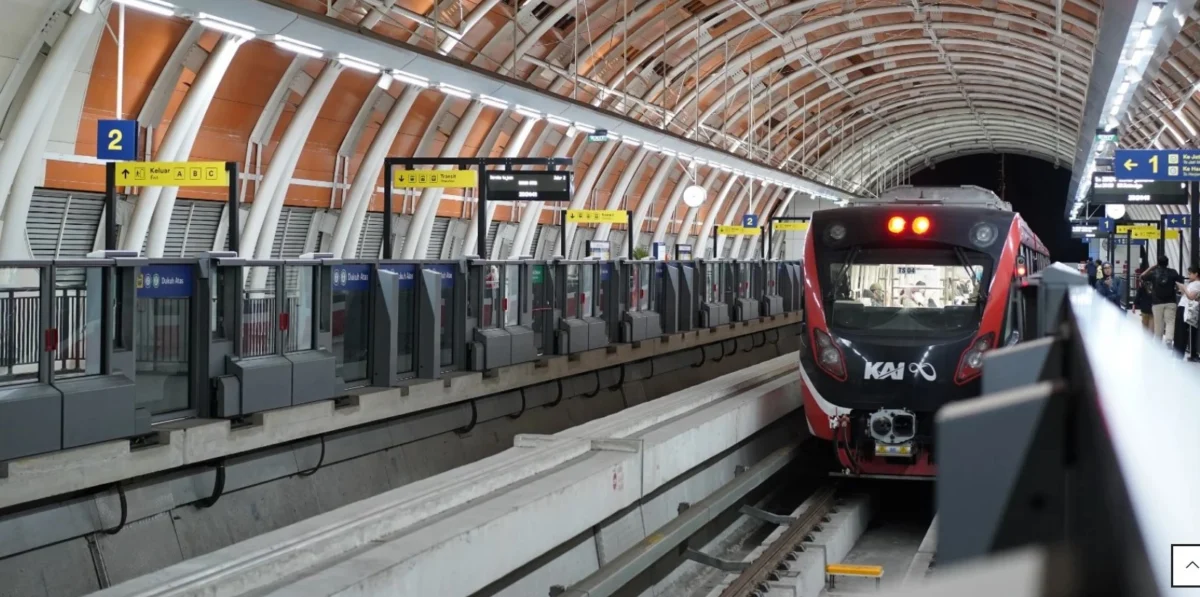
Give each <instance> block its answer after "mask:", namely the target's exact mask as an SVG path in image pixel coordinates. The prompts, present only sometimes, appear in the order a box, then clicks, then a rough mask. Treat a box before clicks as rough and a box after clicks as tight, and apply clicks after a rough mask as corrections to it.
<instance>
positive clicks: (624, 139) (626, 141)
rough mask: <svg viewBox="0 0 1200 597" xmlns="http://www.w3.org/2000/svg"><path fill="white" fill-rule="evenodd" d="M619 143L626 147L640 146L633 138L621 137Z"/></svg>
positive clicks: (639, 142)
mask: <svg viewBox="0 0 1200 597" xmlns="http://www.w3.org/2000/svg"><path fill="white" fill-rule="evenodd" d="M621 142H622V143H624V144H626V145H632V146H634V147H637V146H638V145H641V144H642V142H641V141H638V140H637V139H634V138H633V137H622V138H621Z"/></svg>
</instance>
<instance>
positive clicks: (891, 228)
mask: <svg viewBox="0 0 1200 597" xmlns="http://www.w3.org/2000/svg"><path fill="white" fill-rule="evenodd" d="M906 223H907V222H905V221H904V218H902V217H900V216H892V219H890V220H888V223H887V228H888V232H891V233H892V234H900V233H901V232H904V225H905V224H906Z"/></svg>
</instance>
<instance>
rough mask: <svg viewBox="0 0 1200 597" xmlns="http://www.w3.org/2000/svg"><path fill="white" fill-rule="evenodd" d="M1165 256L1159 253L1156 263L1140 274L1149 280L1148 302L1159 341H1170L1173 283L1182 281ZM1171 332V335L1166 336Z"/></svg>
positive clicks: (1173, 313) (1173, 319) (1172, 326)
mask: <svg viewBox="0 0 1200 597" xmlns="http://www.w3.org/2000/svg"><path fill="white" fill-rule="evenodd" d="M1167 263H1168V261H1167V256H1166V255H1159V256H1158V263H1157V264H1156V265H1155V266H1154V267H1152V268H1150V269H1148V270H1146V271H1145V273H1143V274H1142V279H1143V280H1149V281H1150V302H1151V303H1153V306H1152V307H1151V310H1152V312H1153V313H1154V337H1155V338H1157V339H1158V340H1159V341H1160V342H1163V341H1165V342H1167V343H1168V344H1170V343H1171V342H1172V336H1174V334H1173V333H1172V332H1174V330H1175V307H1176V299H1175V285H1176V284H1177V283H1179V282H1182V281H1183V276H1181V275H1179V272H1177V271H1175V270H1173V269H1171V268H1170V267H1168V266H1167ZM1168 333H1171V336H1167V334H1168Z"/></svg>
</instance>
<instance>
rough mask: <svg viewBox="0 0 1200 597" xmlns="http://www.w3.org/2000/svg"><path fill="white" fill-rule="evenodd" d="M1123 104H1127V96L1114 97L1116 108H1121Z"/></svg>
mask: <svg viewBox="0 0 1200 597" xmlns="http://www.w3.org/2000/svg"><path fill="white" fill-rule="evenodd" d="M1123 103H1125V94H1123V93H1122V94H1120V95H1118V96H1117V97H1114V98H1113V105H1114V106H1119V105H1121V104H1123Z"/></svg>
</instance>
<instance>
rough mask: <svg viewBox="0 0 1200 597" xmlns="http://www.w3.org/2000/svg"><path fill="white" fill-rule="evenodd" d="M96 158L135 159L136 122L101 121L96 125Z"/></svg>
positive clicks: (136, 143) (136, 145)
mask: <svg viewBox="0 0 1200 597" xmlns="http://www.w3.org/2000/svg"><path fill="white" fill-rule="evenodd" d="M96 125H97V126H96V158H97V159H101V160H122V161H133V160H136V159H137V147H138V138H137V137H138V125H137V121H136V120H101V121H99V122H97V123H96Z"/></svg>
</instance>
